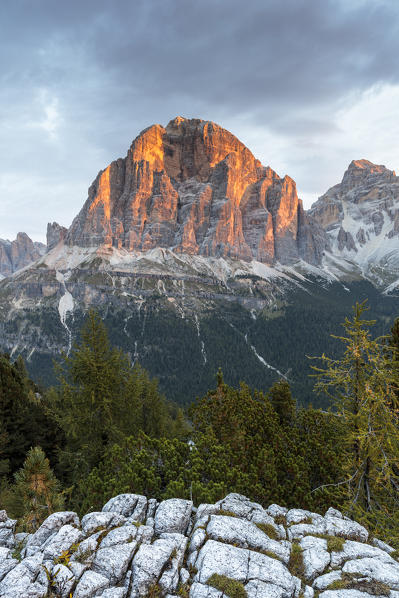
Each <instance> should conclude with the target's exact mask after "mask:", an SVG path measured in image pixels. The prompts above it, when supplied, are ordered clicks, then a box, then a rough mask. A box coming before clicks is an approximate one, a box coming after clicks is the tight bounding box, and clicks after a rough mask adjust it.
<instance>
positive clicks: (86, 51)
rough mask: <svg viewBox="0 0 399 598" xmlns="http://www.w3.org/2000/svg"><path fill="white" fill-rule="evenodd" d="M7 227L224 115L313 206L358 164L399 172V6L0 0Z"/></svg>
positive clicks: (1, 214)
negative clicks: (148, 131) (150, 138)
mask: <svg viewBox="0 0 399 598" xmlns="http://www.w3.org/2000/svg"><path fill="white" fill-rule="evenodd" d="M0 49H1V51H0V131H1V134H0V157H1V160H0V237H2V238H10V239H11V238H14V237H15V235H16V233H17V232H18V231H19V230H23V231H26V232H27V233H28V234H29V235H30V236H31V237H32V238H34V239H35V240H44V237H45V229H46V225H47V222H48V221H50V220H51V221H53V220H56V221H58V222H60V223H61V224H63V225H66V226H68V225H69V224H70V223H71V221H72V218H73V217H74V216H75V215H76V213H77V212H78V211H79V209H80V208H81V206H82V205H83V202H84V201H85V199H86V196H87V188H88V186H89V185H90V183H91V181H92V180H93V179H94V178H95V176H96V174H97V172H98V171H99V170H100V169H102V168H104V167H105V166H106V165H107V164H108V163H109V162H110V161H111V160H113V159H115V158H117V157H120V156H124V155H125V154H126V151H127V149H128V147H129V145H130V143H131V141H132V140H133V138H134V137H135V136H136V135H137V134H138V133H139V132H140V131H141V130H142V129H143V128H145V127H147V126H148V125H150V124H153V123H156V122H158V123H161V124H164V125H166V123H167V122H168V121H169V120H171V119H172V118H174V117H175V116H177V115H181V116H185V117H197V118H198V117H199V118H203V119H209V120H213V121H215V122H217V123H219V124H220V125H222V126H224V127H226V128H227V129H229V130H230V131H231V132H233V133H234V134H235V135H237V137H239V138H240V139H241V140H242V141H243V142H244V143H245V144H246V145H247V146H248V147H249V148H250V149H251V150H252V152H253V153H254V154H255V156H256V157H258V158H259V159H260V160H261V161H262V162H263V164H265V165H270V166H271V167H272V168H274V170H276V171H277V172H278V173H279V174H280V175H284V174H289V175H290V176H291V177H293V178H294V179H295V180H296V182H297V185H298V191H299V195H300V196H301V197H302V198H303V199H304V202H305V205H307V206H310V204H311V203H312V201H314V200H315V199H316V198H317V197H318V195H320V194H321V193H323V192H324V191H326V190H327V188H328V187H330V186H331V185H333V184H335V183H337V182H339V181H340V180H341V178H342V175H343V172H344V170H345V169H346V167H347V165H348V164H349V162H350V161H351V160H352V159H358V158H367V159H369V160H372V161H373V162H377V163H382V164H385V165H386V166H388V167H389V168H392V169H395V168H396V169H397V170H399V118H398V115H399V67H398V56H399V2H398V0H247V1H246V2H243V0H114V2H109V0H68V2H60V1H56V0H2V2H1V3H0Z"/></svg>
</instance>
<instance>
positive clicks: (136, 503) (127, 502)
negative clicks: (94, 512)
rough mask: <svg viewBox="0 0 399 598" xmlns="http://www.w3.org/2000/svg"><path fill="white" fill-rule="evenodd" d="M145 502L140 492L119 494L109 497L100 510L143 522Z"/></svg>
mask: <svg viewBox="0 0 399 598" xmlns="http://www.w3.org/2000/svg"><path fill="white" fill-rule="evenodd" d="M152 500H153V499H152ZM147 504H148V501H147V498H146V497H145V496H142V495H141V494H119V495H118V496H114V498H111V499H110V500H109V501H108V502H107V503H106V504H105V505H104V506H103V508H102V510H103V511H104V512H113V513H119V515H123V517H126V518H128V519H130V520H132V521H139V522H140V523H143V522H144V521H145V517H146V513H147ZM152 504H153V503H152Z"/></svg>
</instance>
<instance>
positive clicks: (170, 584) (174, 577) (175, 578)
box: [159, 534, 188, 592]
mask: <svg viewBox="0 0 399 598" xmlns="http://www.w3.org/2000/svg"><path fill="white" fill-rule="evenodd" d="M161 538H162V539H164V540H169V541H171V542H173V543H174V549H173V551H172V553H171V556H170V562H169V563H168V564H167V566H166V567H165V570H164V572H163V573H162V575H161V577H160V579H159V587H160V588H162V589H163V590H164V591H165V592H174V591H176V589H177V586H178V585H179V579H180V575H179V570H180V568H181V566H182V564H183V559H184V554H185V552H186V548H187V544H188V538H186V537H185V536H183V535H181V534H162V535H161Z"/></svg>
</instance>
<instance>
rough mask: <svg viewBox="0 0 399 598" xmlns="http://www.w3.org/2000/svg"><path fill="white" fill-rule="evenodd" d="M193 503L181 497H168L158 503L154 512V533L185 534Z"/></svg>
mask: <svg viewBox="0 0 399 598" xmlns="http://www.w3.org/2000/svg"><path fill="white" fill-rule="evenodd" d="M192 508H193V503H192V501H191V500H183V499H182V498H169V499H168V500H164V501H162V502H161V504H160V505H159V507H158V509H157V511H156V513H155V533H156V534H157V535H160V534H162V533H165V532H167V533H178V534H185V533H186V531H187V528H188V524H189V523H190V516H191V511H192Z"/></svg>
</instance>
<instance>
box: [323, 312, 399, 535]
mask: <svg viewBox="0 0 399 598" xmlns="http://www.w3.org/2000/svg"><path fill="white" fill-rule="evenodd" d="M365 310H366V306H365V303H362V304H358V303H357V304H356V305H355V307H354V315H353V318H352V319H351V320H349V319H348V318H346V319H345V323H344V328H345V333H346V335H345V336H342V337H336V338H338V339H339V340H341V341H342V342H343V343H344V344H345V352H344V354H343V356H342V357H341V359H335V360H334V359H331V358H329V357H326V356H325V355H323V356H322V357H321V360H322V363H323V367H320V368H314V369H315V370H316V372H317V374H316V375H317V377H318V382H317V385H316V389H317V390H319V391H322V392H327V393H328V394H329V395H330V396H332V397H333V399H334V402H335V406H336V409H337V414H338V417H340V418H342V421H343V422H344V424H345V426H346V434H345V457H346V460H345V463H344V465H345V469H346V479H344V480H341V484H345V485H346V487H347V489H348V492H349V500H348V503H347V509H348V511H349V512H351V513H352V514H353V513H357V516H363V517H364V518H365V519H366V520H368V521H370V522H372V521H374V524H376V522H377V521H380V522H381V521H382V520H384V522H385V523H384V525H387V526H389V525H390V523H389V522H390V521H391V522H392V524H393V523H394V522H393V519H392V517H391V515H390V512H392V511H393V510H395V509H396V508H397V505H398V504H399V500H398V489H399V478H398V475H397V472H398V471H399V469H398V467H399V413H398V410H397V409H396V408H394V406H395V405H396V393H397V390H398V384H399V380H398V375H397V372H394V371H393V370H392V367H391V363H390V360H389V358H388V357H387V351H386V344H385V343H384V342H383V340H382V339H377V340H373V339H372V338H371V335H370V332H369V328H370V326H372V325H373V324H374V322H373V321H367V320H364V319H363V314H364V312H365Z"/></svg>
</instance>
